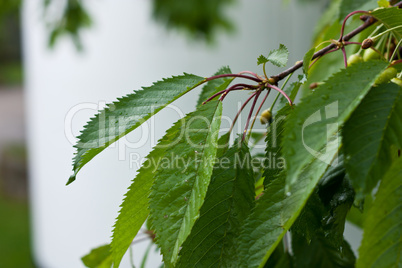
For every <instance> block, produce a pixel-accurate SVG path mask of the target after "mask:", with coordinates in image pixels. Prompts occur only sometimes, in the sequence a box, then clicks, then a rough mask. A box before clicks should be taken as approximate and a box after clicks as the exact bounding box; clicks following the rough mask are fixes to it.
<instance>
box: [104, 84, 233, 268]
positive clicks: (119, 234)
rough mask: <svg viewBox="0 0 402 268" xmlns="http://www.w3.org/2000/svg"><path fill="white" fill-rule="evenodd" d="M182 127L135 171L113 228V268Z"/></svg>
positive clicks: (177, 126)
mask: <svg viewBox="0 0 402 268" xmlns="http://www.w3.org/2000/svg"><path fill="white" fill-rule="evenodd" d="M221 82H222V81H221ZM226 83H227V81H223V82H222V85H220V86H218V87H222V86H224V85H226ZM182 123H183V121H182V120H181V119H180V120H179V121H177V122H176V123H175V124H174V125H173V126H172V127H171V128H170V129H169V130H167V132H166V134H165V135H164V137H163V138H161V139H160V140H159V141H158V144H157V145H156V146H155V148H154V149H153V150H152V151H151V152H150V153H149V154H148V156H147V157H146V161H145V162H144V164H143V166H142V167H141V168H140V169H139V170H138V174H137V176H136V177H135V179H134V182H133V183H132V184H131V186H130V187H129V189H128V192H127V193H126V195H125V199H124V201H123V203H122V204H121V210H120V212H119V216H118V217H117V220H116V223H115V226H114V230H113V240H112V243H111V248H112V253H113V261H114V267H119V265H120V262H121V259H122V258H123V256H124V254H125V253H126V251H127V249H128V247H129V246H130V244H131V242H132V241H133V239H134V237H135V236H136V235H137V233H138V231H139V230H140V228H141V226H142V225H143V223H144V222H145V220H146V219H147V217H148V214H149V210H148V203H149V200H148V196H149V194H150V193H151V187H152V184H153V182H154V172H155V171H156V169H157V168H158V164H159V163H161V161H162V160H161V159H162V157H163V156H164V155H165V154H166V151H167V149H168V148H169V145H170V144H172V143H173V142H174V141H175V139H176V138H177V136H179V135H180V133H181V131H182V127H183V125H182ZM228 139H229V135H228V134H225V135H223V136H222V137H221V138H220V140H219V144H220V146H221V147H222V148H223V147H224V146H225V145H226V144H227V142H228Z"/></svg>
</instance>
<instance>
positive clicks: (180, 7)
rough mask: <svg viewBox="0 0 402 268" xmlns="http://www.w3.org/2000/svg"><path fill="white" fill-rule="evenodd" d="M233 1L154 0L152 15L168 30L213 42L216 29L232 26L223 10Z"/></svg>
mask: <svg viewBox="0 0 402 268" xmlns="http://www.w3.org/2000/svg"><path fill="white" fill-rule="evenodd" d="M233 2H234V1H233V0H219V1H216V0H188V1H182V0H154V1H153V15H154V17H155V19H156V20H158V21H161V22H163V23H165V24H166V26H167V27H168V28H175V29H180V30H184V31H185V32H187V33H189V34H190V35H191V36H192V37H195V38H197V39H205V40H207V41H211V40H213V36H214V33H215V32H216V30H218V29H223V30H226V31H227V30H231V29H232V28H233V25H232V23H231V21H230V19H229V18H228V17H227V16H225V14H224V10H225V9H226V8H227V6H228V5H229V4H231V3H233Z"/></svg>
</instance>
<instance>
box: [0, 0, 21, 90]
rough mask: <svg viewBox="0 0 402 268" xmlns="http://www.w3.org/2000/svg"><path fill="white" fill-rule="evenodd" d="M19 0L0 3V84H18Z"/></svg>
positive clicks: (19, 48)
mask: <svg viewBox="0 0 402 268" xmlns="http://www.w3.org/2000/svg"><path fill="white" fill-rule="evenodd" d="M20 4H21V1H20V0H2V1H0V84H7V85H9V84H20V83H21V81H22V68H21V64H20V62H21V38H20V13H19V7H20Z"/></svg>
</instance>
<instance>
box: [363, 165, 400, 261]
mask: <svg viewBox="0 0 402 268" xmlns="http://www.w3.org/2000/svg"><path fill="white" fill-rule="evenodd" d="M401 167H402V158H399V159H398V160H397V161H395V162H394V164H393V165H392V166H391V168H390V169H389V170H388V172H387V173H386V175H385V176H384V178H383V180H382V181H381V184H380V187H379V189H378V192H377V194H376V197H375V200H374V202H373V204H372V207H371V208H370V210H369V211H368V213H367V217H366V220H365V222H364V224H363V225H364V233H363V240H362V244H361V246H360V248H359V259H358V260H357V265H356V267H358V268H360V267H361V268H369V267H373V268H374V267H400V266H401V265H402V258H401V253H402V221H401V219H402V168H401Z"/></svg>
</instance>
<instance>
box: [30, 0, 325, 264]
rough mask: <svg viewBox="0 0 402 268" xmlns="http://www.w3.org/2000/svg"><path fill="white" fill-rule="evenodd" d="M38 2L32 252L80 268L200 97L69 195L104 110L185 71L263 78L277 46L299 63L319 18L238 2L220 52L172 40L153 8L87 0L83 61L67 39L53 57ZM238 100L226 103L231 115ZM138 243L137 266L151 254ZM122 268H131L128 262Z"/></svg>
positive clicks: (131, 139)
mask: <svg viewBox="0 0 402 268" xmlns="http://www.w3.org/2000/svg"><path fill="white" fill-rule="evenodd" d="M42 2H43V1H42V0H29V1H25V3H24V8H23V27H24V29H23V39H24V62H25V74H26V81H25V93H26V106H27V109H26V111H27V123H28V144H29V155H30V158H29V167H30V195H31V199H30V200H31V209H32V226H33V227H32V230H33V249H34V258H35V261H36V264H37V265H38V267H45V268H48V267H49V268H53V267H57V268H71V267H83V264H82V263H81V261H80V257H81V256H83V255H85V254H86V253H88V252H89V251H90V249H91V248H94V247H97V246H99V245H102V244H106V243H109V242H110V235H111V230H112V225H113V223H114V220H115V218H116V216H117V213H118V210H119V205H120V203H121V201H122V198H123V195H124V193H125V192H126V189H127V187H128V186H129V185H130V181H131V180H132V179H133V178H134V176H135V174H136V169H137V167H138V162H139V161H138V159H141V158H143V157H145V156H146V155H147V153H148V152H149V150H150V148H151V147H152V146H153V145H155V143H156V141H157V140H158V138H159V137H161V136H162V135H163V133H164V131H165V130H166V129H167V128H168V127H169V126H170V125H171V124H172V123H173V122H174V121H176V120H177V119H178V118H179V117H180V116H182V115H183V114H185V113H187V112H189V111H191V110H192V109H194V106H195V103H196V98H197V93H198V92H199V91H198V92H194V93H190V94H188V96H186V97H185V98H184V99H183V100H180V101H177V102H175V103H174V106H172V107H170V108H168V109H166V110H165V111H163V112H161V113H159V114H158V115H157V116H156V118H155V120H154V121H151V122H150V123H149V124H148V125H146V127H143V128H141V129H138V130H136V131H134V133H131V134H130V135H128V137H127V139H125V140H124V141H122V142H119V143H116V144H114V145H113V146H111V148H109V149H106V150H105V151H104V152H102V153H101V154H100V155H98V156H97V157H95V158H94V159H93V161H91V162H90V163H89V164H87V165H86V166H85V167H84V168H83V169H82V171H81V172H80V174H79V175H78V176H77V181H76V182H74V183H73V184H71V185H70V186H68V187H66V186H65V183H66V181H67V179H68V177H69V176H70V175H71V173H72V171H71V163H72V161H71V158H72V156H73V153H74V148H73V147H72V146H73V144H74V142H75V138H74V137H75V136H76V135H77V134H79V130H81V129H82V126H83V125H84V124H85V122H86V121H87V120H88V119H89V118H90V117H91V116H93V115H94V114H95V113H96V111H97V110H98V109H100V108H102V107H103V106H104V105H105V103H109V102H111V101H114V100H115V99H116V98H117V97H120V96H122V95H125V94H128V93H131V92H132V91H133V90H135V89H139V88H140V87H141V86H149V85H150V84H151V83H152V82H153V81H156V80H159V79H161V78H163V77H169V76H172V75H178V74H181V73H182V72H189V73H194V74H197V75H201V76H208V75H211V74H213V73H214V72H215V71H216V70H217V69H218V68H220V67H221V66H223V65H229V66H230V67H231V68H232V71H233V72H240V71H243V70H251V71H255V72H259V73H261V69H260V68H259V67H257V65H256V59H257V57H258V56H259V55H260V54H267V53H268V52H269V50H271V49H276V48H278V46H279V43H283V44H285V45H287V46H288V48H289V51H290V60H289V64H293V63H294V62H295V61H296V60H298V59H300V58H301V57H302V56H303V53H304V52H306V51H307V49H308V46H309V40H310V36H311V33H312V29H313V25H314V23H315V20H316V18H318V16H319V14H320V7H318V6H317V4H315V5H308V6H301V5H299V4H297V3H291V4H290V5H289V6H288V7H286V5H284V4H283V3H282V1H281V0H275V1H272V0H269V1H268V0H239V1H237V3H236V4H234V5H233V6H232V7H230V8H229V9H228V11H227V12H228V14H230V16H231V17H232V20H233V22H234V26H235V28H236V31H235V33H233V34H229V35H228V34H226V33H221V34H219V36H218V38H217V40H216V43H215V44H213V45H207V44H204V43H202V42H199V41H194V40H188V39H186V37H185V36H183V35H180V34H178V33H176V32H174V31H170V32H167V31H166V30H165V28H164V27H163V26H162V25H160V24H158V23H156V22H155V21H154V20H153V19H152V16H151V6H150V2H152V1H145V0H121V1H112V0H102V1H95V0H88V1H85V5H86V7H87V8H88V11H89V13H90V14H91V16H92V18H93V21H94V26H93V28H92V29H90V30H88V31H86V32H85V34H84V35H83V45H84V51H83V52H82V53H78V52H77V51H76V50H75V48H74V46H73V45H72V43H71V41H70V40H68V39H67V38H62V40H60V42H59V43H58V44H57V45H56V47H55V49H53V50H51V49H48V47H47V35H48V32H47V30H46V27H45V23H44V22H43V21H42V19H41V15H42V12H43V10H42V7H41V5H42ZM300 33H303V34H300ZM269 70H271V71H272V72H274V73H277V72H278V71H279V69H278V68H270V69H269ZM244 96H245V95H241V94H240V95H238V96H236V97H231V98H232V99H231V100H233V101H237V100H239V99H244ZM233 101H231V102H228V103H230V105H225V107H224V109H225V110H224V113H225V114H227V115H233V114H234V113H235V111H236V109H237V105H236V104H235V102H233ZM175 107H179V109H176V108H175ZM155 122H156V123H155ZM138 245H139V246H138V247H136V250H135V252H134V261H135V262H136V264H138V263H139V261H140V258H141V256H142V252H143V250H144V248H145V247H146V244H138ZM159 262H160V258H159V256H158V254H157V253H155V254H153V255H152V257H151V258H150V260H149V263H148V264H149V267H157V264H158V263H159ZM122 266H123V267H130V266H129V264H128V260H127V258H126V260H125V261H124V262H123V265H122Z"/></svg>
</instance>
